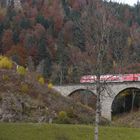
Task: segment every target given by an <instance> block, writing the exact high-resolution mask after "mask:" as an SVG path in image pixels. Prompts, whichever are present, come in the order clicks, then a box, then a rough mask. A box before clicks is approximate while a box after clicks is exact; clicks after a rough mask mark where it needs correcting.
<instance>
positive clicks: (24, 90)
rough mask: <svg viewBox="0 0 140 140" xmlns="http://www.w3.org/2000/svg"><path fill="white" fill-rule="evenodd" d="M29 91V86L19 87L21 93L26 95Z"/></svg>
mask: <svg viewBox="0 0 140 140" xmlns="http://www.w3.org/2000/svg"><path fill="white" fill-rule="evenodd" d="M28 91H29V86H28V85H27V84H23V85H21V92H22V93H27V92H28Z"/></svg>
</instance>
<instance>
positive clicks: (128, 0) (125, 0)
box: [108, 0, 140, 6]
mask: <svg viewBox="0 0 140 140" xmlns="http://www.w3.org/2000/svg"><path fill="white" fill-rule="evenodd" d="M108 1H110V0H108ZM111 1H115V2H119V3H126V4H129V5H131V6H133V5H134V4H136V3H137V1H138V0H111ZM139 1H140V0H139Z"/></svg>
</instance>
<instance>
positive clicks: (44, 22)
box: [36, 15, 49, 29]
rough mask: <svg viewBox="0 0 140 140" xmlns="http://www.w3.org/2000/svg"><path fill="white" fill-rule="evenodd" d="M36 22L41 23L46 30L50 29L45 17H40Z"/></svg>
mask: <svg viewBox="0 0 140 140" xmlns="http://www.w3.org/2000/svg"><path fill="white" fill-rule="evenodd" d="M36 21H37V23H40V24H41V25H43V26H44V27H45V28H46V29H47V28H49V21H48V20H47V19H45V18H44V16H43V15H38V16H37V17H36Z"/></svg>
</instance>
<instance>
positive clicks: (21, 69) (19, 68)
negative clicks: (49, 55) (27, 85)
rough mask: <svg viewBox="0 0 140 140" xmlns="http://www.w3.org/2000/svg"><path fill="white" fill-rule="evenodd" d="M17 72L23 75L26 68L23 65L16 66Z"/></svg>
mask: <svg viewBox="0 0 140 140" xmlns="http://www.w3.org/2000/svg"><path fill="white" fill-rule="evenodd" d="M17 73H18V74H19V75H21V76H24V75H25V74H26V69H25V68H24V67H23V66H19V67H18V68H17Z"/></svg>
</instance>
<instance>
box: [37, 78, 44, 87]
mask: <svg viewBox="0 0 140 140" xmlns="http://www.w3.org/2000/svg"><path fill="white" fill-rule="evenodd" d="M38 82H39V83H40V84H41V85H44V84H45V80H44V77H39V79H38Z"/></svg>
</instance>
